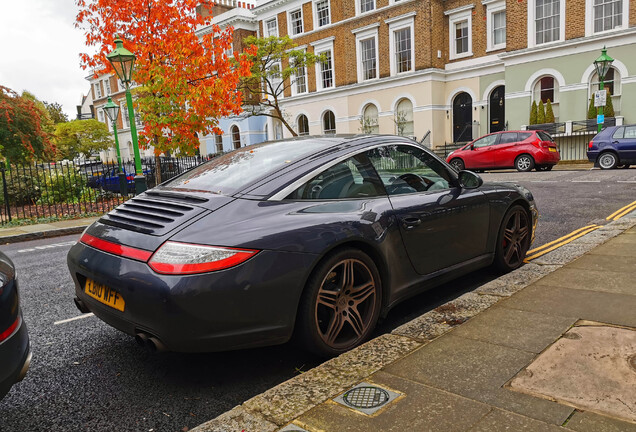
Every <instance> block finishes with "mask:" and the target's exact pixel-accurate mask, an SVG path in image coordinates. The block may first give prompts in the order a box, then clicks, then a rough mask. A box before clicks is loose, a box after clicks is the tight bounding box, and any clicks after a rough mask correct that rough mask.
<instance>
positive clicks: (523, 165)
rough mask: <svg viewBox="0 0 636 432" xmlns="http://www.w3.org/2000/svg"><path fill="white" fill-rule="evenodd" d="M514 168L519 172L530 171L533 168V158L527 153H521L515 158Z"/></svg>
mask: <svg viewBox="0 0 636 432" xmlns="http://www.w3.org/2000/svg"><path fill="white" fill-rule="evenodd" d="M515 168H516V169H517V171H520V172H528V171H532V168H534V159H533V158H532V156H530V155H528V154H522V155H519V156H517V159H515Z"/></svg>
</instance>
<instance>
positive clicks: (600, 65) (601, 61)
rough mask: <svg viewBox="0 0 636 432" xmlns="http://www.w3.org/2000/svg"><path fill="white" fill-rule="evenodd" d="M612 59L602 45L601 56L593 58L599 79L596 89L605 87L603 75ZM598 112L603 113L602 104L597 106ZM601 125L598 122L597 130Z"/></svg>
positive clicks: (599, 129)
mask: <svg viewBox="0 0 636 432" xmlns="http://www.w3.org/2000/svg"><path fill="white" fill-rule="evenodd" d="M613 61H614V59H613V58H611V57H610V56H608V55H607V49H606V48H605V47H603V49H602V50H601V56H600V57H599V58H597V59H596V60H594V67H595V68H596V73H597V74H598V80H599V84H598V89H599V90H603V89H604V88H605V82H604V80H605V75H606V74H607V71H608V70H609V68H610V66H611V65H612V62H613ZM610 97H611V95H610ZM598 113H599V115H603V107H602V106H600V107H598ZM601 126H602V124H601V123H599V124H598V132H600V131H601Z"/></svg>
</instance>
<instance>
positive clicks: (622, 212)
mask: <svg viewBox="0 0 636 432" xmlns="http://www.w3.org/2000/svg"><path fill="white" fill-rule="evenodd" d="M632 210H636V201H634V202H633V203H631V204H627V205H626V206H625V207H621V208H619V209H618V210H616V211H615V212H614V213H612V214H611V215H609V216H608V217H606V218H605V219H606V220H619V219H620V218H622V217H623V216H625V215H626V214H627V213H629V212H631V211H632Z"/></svg>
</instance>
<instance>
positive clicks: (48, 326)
mask: <svg viewBox="0 0 636 432" xmlns="http://www.w3.org/2000/svg"><path fill="white" fill-rule="evenodd" d="M483 177H484V178H485V179H486V180H497V181H518V182H519V183H522V184H524V185H525V186H527V187H528V188H529V189H531V190H532V191H533V193H534V194H535V196H536V200H537V202H538V205H539V207H540V209H541V212H542V219H541V222H540V225H539V231H538V233H537V242H536V243H535V246H539V245H541V244H543V243H545V242H548V241H551V240H554V239H556V238H558V237H560V236H563V235H565V234H567V233H569V232H571V231H573V230H574V229H576V228H579V227H581V226H584V225H587V224H589V223H590V222H595V223H599V222H604V221H605V217H606V216H608V215H609V214H611V213H612V212H614V211H615V210H617V209H618V208H620V207H622V206H624V205H626V204H628V203H630V202H632V201H634V200H635V199H636V193H635V191H636V184H635V182H636V169H631V170H614V171H611V172H606V171H603V172H601V171H596V170H595V171H590V172H542V173H535V172H532V173H527V174H523V173H517V172H505V173H504V172H500V173H486V174H484V175H483ZM629 182H631V183H629ZM76 239H77V236H69V237H61V238H55V239H48V240H39V241H32V242H25V243H18V244H13V245H5V246H2V250H3V251H4V252H5V253H7V254H8V255H9V256H10V257H11V258H12V259H13V260H14V262H15V264H16V266H17V269H18V275H19V280H20V284H21V288H22V290H21V292H22V304H23V310H24V313H25V320H26V322H27V324H28V326H29V331H30V335H31V339H32V343H33V348H34V358H33V363H32V367H31V370H30V372H29V374H28V375H27V378H26V379H25V380H24V381H23V382H22V383H20V384H19V385H18V386H17V387H15V388H14V389H13V391H12V392H11V393H10V394H9V395H8V396H7V397H6V398H5V399H4V400H2V401H1V402H0V431H3V432H4V431H7V432H9V431H11V432H13V431H56V432H63V431H82V430H91V431H113V430H116V431H182V430H184V428H191V427H193V426H195V425H198V424H200V423H202V422H204V421H206V420H209V419H211V418H214V417H216V416H217V415H219V414H221V413H223V412H225V411H226V410H228V409H230V408H232V407H233V406H235V405H237V404H239V403H241V402H243V401H244V400H246V399H248V398H249V397H251V396H253V395H256V394H258V393H261V392H263V391H265V390H267V389H268V388H270V387H272V386H274V385H276V384H278V383H280V382H282V381H284V380H286V379H288V378H290V377H292V376H294V375H296V374H297V373H299V371H300V370H308V369H310V368H312V367H313V366H315V365H317V364H318V363H319V362H320V359H318V358H316V357H314V356H311V355H309V354H307V353H305V352H302V351H299V350H297V349H295V348H294V347H293V346H292V345H290V344H287V345H283V346H279V347H271V348H265V349H258V350H246V351H238V352H230V353H217V354H199V355H184V354H175V353H167V354H161V355H151V354H149V353H146V352H145V351H143V350H142V349H140V348H139V347H137V345H136V344H135V342H134V341H133V339H132V338H131V337H129V336H127V335H124V334H122V333H120V332H118V331H117V330H114V329H112V328H111V327H109V326H107V325H105V324H103V323H102V322H101V321H99V320H98V319H96V318H95V317H87V318H82V319H75V320H72V321H66V320H68V319H73V318H76V317H78V316H79V313H78V311H77V310H76V309H75V307H74V306H73V305H72V301H71V299H72V296H73V289H72V281H71V278H70V276H69V275H68V270H67V268H66V264H65V262H66V253H67V251H68V249H69V248H70V245H71V244H72V243H73V242H74V241H76ZM496 276H497V275H496V274H494V273H492V272H490V271H489V270H484V271H481V272H476V273H473V274H471V275H469V276H466V277H464V278H462V279H460V280H458V281H454V282H453V283H450V284H447V285H444V286H441V287H439V288H437V289H435V290H433V291H431V292H428V293H426V294H424V295H421V296H419V297H416V298H414V299H412V300H409V301H408V302H405V303H403V304H402V305H399V306H398V307H396V308H395V309H394V310H393V311H392V312H391V313H390V314H389V316H388V317H387V318H386V319H385V320H384V321H383V322H382V323H381V325H380V326H379V328H378V330H377V332H376V334H381V333H383V332H387V331H390V330H391V329H393V328H395V327H396V326H398V325H400V324H402V323H403V322H406V321H408V320H410V319H412V318H414V317H416V316H419V315H420V314H422V313H424V312H426V311H428V310H430V309H433V308H435V307H436V306H437V305H439V304H442V303H444V302H446V301H448V300H449V299H451V298H454V297H457V296H459V295H461V294H462V293H463V292H465V291H469V290H472V289H474V288H475V286H477V285H479V284H481V283H484V282H486V281H488V280H491V279H493V278H495V277H496Z"/></svg>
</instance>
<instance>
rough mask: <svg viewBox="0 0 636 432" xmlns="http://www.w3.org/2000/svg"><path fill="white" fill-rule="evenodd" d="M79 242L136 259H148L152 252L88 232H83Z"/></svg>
mask: <svg viewBox="0 0 636 432" xmlns="http://www.w3.org/2000/svg"><path fill="white" fill-rule="evenodd" d="M80 242H82V243H84V244H85V245H88V246H91V247H94V248H95V249H99V250H101V251H104V252H108V253H111V254H113V255H119V256H123V257H125V258H130V259H134V260H137V261H144V262H145V261H148V258H150V255H152V252H148V251H146V250H143V249H137V248H133V247H130V246H124V245H121V244H118V243H113V242H110V241H108V240H104V239H100V238H97V237H94V236H92V235H90V234H86V233H84V234H83V235H82V237H81V238H80Z"/></svg>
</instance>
